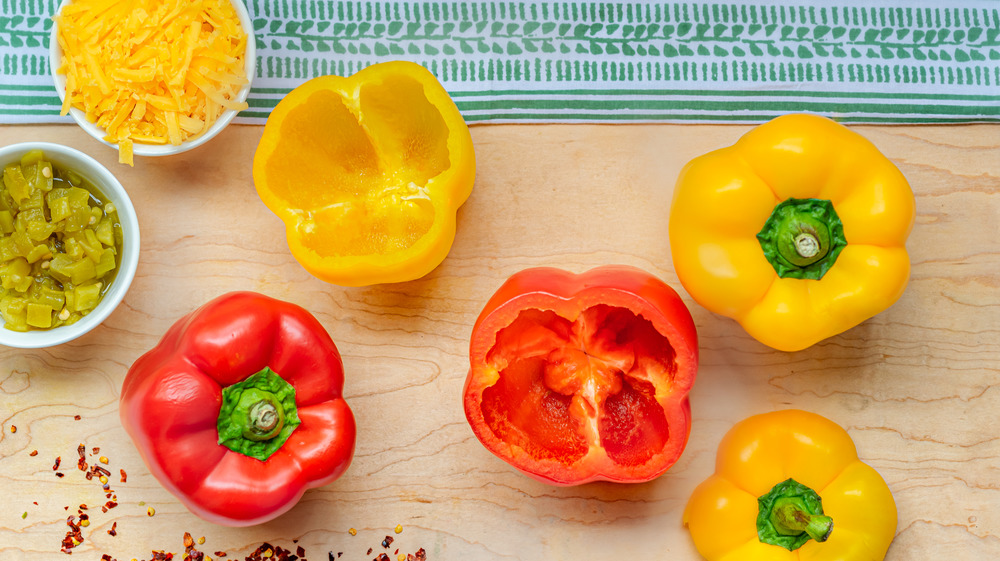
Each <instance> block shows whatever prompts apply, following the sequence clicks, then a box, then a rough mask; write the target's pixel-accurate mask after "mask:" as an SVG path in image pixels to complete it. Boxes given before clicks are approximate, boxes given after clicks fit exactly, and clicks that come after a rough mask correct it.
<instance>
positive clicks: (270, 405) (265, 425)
mask: <svg viewBox="0 0 1000 561" xmlns="http://www.w3.org/2000/svg"><path fill="white" fill-rule="evenodd" d="M259 393H261V394H269V392H259ZM284 424H285V414H284V412H283V411H282V410H281V409H279V408H278V406H277V405H276V404H275V403H274V395H273V394H269V395H266V397H264V398H263V399H261V400H260V401H257V402H256V403H254V404H253V405H251V406H250V407H249V409H248V410H247V423H246V428H245V429H244V430H243V436H244V438H248V439H250V440H253V441H257V442H259V441H263V440H268V439H271V438H274V436H275V435H276V434H278V433H279V432H281V427H282V426H283V425H284Z"/></svg>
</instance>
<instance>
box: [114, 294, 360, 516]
mask: <svg viewBox="0 0 1000 561" xmlns="http://www.w3.org/2000/svg"><path fill="white" fill-rule="evenodd" d="M343 385H344V371H343V364H342V361H341V358H340V353H339V352H338V351H337V347H336V345H334V343H333V340H331V339H330V336H329V334H327V332H326V331H325V330H324V329H323V326H322V325H321V324H320V323H319V321H317V320H316V318H314V317H313V316H312V315H311V314H309V312H307V311H306V310H304V309H302V308H300V307H299V306H296V305H294V304H290V303H288V302H282V301H280V300H275V299H273V298H269V297H267V296H263V295H261V294H256V293H253V292H233V293H229V294H225V295H223V296H220V297H219V298H216V299H215V300H212V301H211V302H209V303H207V304H205V305H204V306H202V307H201V308H199V309H197V310H195V311H194V312H192V313H191V314H189V315H187V316H186V317H184V318H182V319H181V320H180V321H178V322H177V323H176V324H174V325H173V327H171V328H170V330H169V331H167V333H166V335H164V337H163V339H162V340H161V341H160V342H159V344H158V345H157V346H156V347H154V348H153V349H152V350H150V351H149V352H148V353H146V354H144V355H143V356H142V357H140V358H139V360H137V361H136V362H135V364H133V365H132V367H131V368H130V369H129V371H128V374H127V375H126V376H125V382H124V385H123V387H122V394H121V403H120V415H121V421H122V424H123V425H124V427H125V430H126V431H127V432H128V433H129V435H130V436H131V437H132V439H133V441H134V442H135V444H136V446H137V448H138V449H139V452H140V454H141V455H142V458H143V460H144V461H145V462H146V465H147V466H148V467H149V470H150V471H151V472H152V474H153V475H154V476H155V477H156V479H157V480H159V481H160V483H161V484H162V485H163V486H164V487H166V488H167V490H169V491H170V492H171V493H173V494H174V495H176V496H177V497H178V498H179V499H180V500H181V502H183V503H184V505H185V506H186V507H187V508H188V509H190V510H191V511H192V512H194V513H195V514H197V515H198V516H201V517H202V518H204V519H206V520H208V521H211V522H215V523H218V524H223V525H227V526H249V525H252V524H258V523H261V522H265V521H267V520H270V519H272V518H275V517H277V516H278V515H280V514H282V513H283V512H285V511H287V510H288V509H290V508H291V507H292V506H294V505H295V503H296V502H298V500H299V498H301V496H302V494H303V493H304V492H305V490H306V489H308V488H312V487H318V486H321V485H326V484H327V483H330V482H331V481H333V480H334V479H336V478H338V477H339V476H340V475H341V474H342V473H343V472H344V470H346V469H347V467H348V465H349V464H350V462H351V458H352V456H353V454H354V440H355V424H354V416H353V415H352V413H351V410H350V408H349V407H348V406H347V402H346V401H344V398H343V396H342V390H343Z"/></svg>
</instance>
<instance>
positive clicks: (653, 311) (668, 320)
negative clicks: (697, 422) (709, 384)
mask: <svg viewBox="0 0 1000 561" xmlns="http://www.w3.org/2000/svg"><path fill="white" fill-rule="evenodd" d="M469 356H470V361H471V368H470V370H469V375H468V378H467V379H466V383H465V391H464V405H465V415H466V418H467V419H468V421H469V425H470V426H471V427H472V430H473V432H474V433H475V434H476V436H477V437H478V438H479V440H480V441H481V442H482V443H483V445H485V446H486V448H487V449H489V450H490V451H491V452H493V453H494V454H495V455H497V456H498V457H500V458H501V459H503V460H505V461H506V462H508V463H509V464H511V465H513V466H514V467H515V468H517V469H519V470H521V471H522V472H524V473H526V474H527V475H529V476H531V477H534V478H535V479H538V480H540V481H543V482H546V483H551V484H555V485H576V484H580V483H586V482H589V481H594V480H606V481H615V482H623V483H637V482H644V481H649V480H651V479H653V478H656V477H658V476H659V475H661V474H663V473H664V472H665V471H666V470H667V469H668V468H670V466H672V465H673V464H674V462H676V461H677V459H678V458H679V457H680V455H681V452H682V451H683V450H684V446H685V445H686V443H687V439H688V434H689V432H690V423H691V408H690V405H689V403H688V392H689V391H690V389H691V385H692V383H693V382H694V380H695V374H696V372H697V368H698V341H697V334H696V331H695V326H694V322H693V321H692V319H691V314H690V313H689V312H688V309H687V307H686V306H685V305H684V302H683V301H682V300H681V298H680V297H679V296H678V295H677V293H676V292H675V291H674V290H673V289H672V288H670V286H668V285H667V284H665V283H664V282H663V281H661V280H659V279H658V278H656V277H654V276H653V275H650V274H649V273H647V272H645V271H642V270H640V269H636V268H632V267H623V266H605V267H598V268H596V269H592V270H590V271H588V272H586V273H583V274H580V275H575V274H572V273H569V272H566V271H562V270H559V269H552V268H536V269H527V270H524V271H521V272H519V273H516V274H515V275H513V276H512V277H510V279H508V280H507V282H506V283H504V284H503V286H501V287H500V289H499V290H498V291H497V292H496V294H494V295H493V297H492V298H491V299H490V300H489V302H488V303H487V304H486V306H485V308H484V309H483V311H482V313H481V314H480V315H479V318H478V319H477V320H476V324H475V326H474V327H473V330H472V338H471V345H470V351H469Z"/></svg>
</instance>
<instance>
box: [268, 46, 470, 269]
mask: <svg viewBox="0 0 1000 561" xmlns="http://www.w3.org/2000/svg"><path fill="white" fill-rule="evenodd" d="M475 175H476V156H475V151H474V147H473V144H472V135H471V134H470V133H469V127H468V126H467V125H466V123H465V119H464V118H463V117H462V115H461V113H459V111H458V108H457V107H456V106H455V103H454V102H453V101H452V99H451V97H450V96H449V95H448V92H447V91H446V90H445V89H444V87H443V86H442V85H441V84H440V83H439V82H438V81H437V78H435V77H434V75H433V74H431V73H430V72H429V71H428V70H426V69H425V68H424V67H422V66H420V65H419V64H416V63H413V62H405V61H391V62H383V63H379V64H374V65H372V66H369V67H367V68H365V69H363V70H361V71H360V72H358V73H356V74H354V75H353V76H348V77H341V76H321V77H318V78H313V79H312V80H309V81H308V82H305V83H304V84H302V85H300V86H298V87H297V88H295V89H294V90H292V91H291V92H290V93H289V94H288V95H287V96H285V97H284V99H282V100H281V102H280V103H278V105H277V106H276V107H275V108H274V111H272V112H271V115H270V117H268V119H267V124H266V125H265V126H264V133H263V135H262V136H261V139H260V143H259V144H258V146H257V151H256V152H255V154H254V159H253V179H254V185H255V186H256V188H257V193H258V194H259V195H260V198H261V200H262V201H263V202H264V204H266V205H267V207H268V208H270V209H271V211H273V212H274V213H275V214H276V215H278V217H280V218H281V220H282V221H284V223H285V233H286V236H287V238H288V246H289V248H290V249H291V252H292V255H293V256H294V257H295V259H296V260H297V261H298V262H299V263H300V264H301V265H302V266H303V267H304V268H305V269H306V270H307V271H309V272H310V273H312V274H313V275H314V276H316V277H318V278H320V279H323V280H325V281H327V282H331V283H335V284H339V285H345V286H362V285H371V284H378V283H390V282H403V281H409V280H413V279H417V278H420V277H422V276H424V275H426V274H427V273H429V272H430V271H431V270H433V269H434V268H435V267H437V266H438V265H439V264H440V263H441V262H442V261H443V260H444V258H445V256H447V254H448V251H449V250H450V249H451V245H452V242H453V241H454V239H455V230H456V213H457V211H458V208H459V207H460V206H461V205H462V203H464V202H465V201H466V199H468V197H469V195H470V194H471V193H472V187H473V183H474V181H475Z"/></svg>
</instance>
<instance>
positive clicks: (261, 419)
mask: <svg viewBox="0 0 1000 561" xmlns="http://www.w3.org/2000/svg"><path fill="white" fill-rule="evenodd" d="M300 423H301V420H300V419H299V416H298V410H297V407H296V404H295V388H294V387H293V386H292V385H291V384H289V383H288V382H286V381H285V380H283V379H282V378H281V376H279V375H278V374H277V373H276V372H274V371H273V370H271V369H270V368H264V369H263V370H261V371H260V372H257V373H256V374H253V375H251V376H249V377H248V378H246V379H244V380H243V381H240V382H237V383H235V384H233V385H231V386H227V387H225V388H223V389H222V405H221V407H220V408H219V418H218V422H217V429H218V431H219V444H221V445H223V446H225V447H227V448H229V449H230V450H232V451H234V452H239V453H240V454H244V455H246V456H250V457H251V458H256V459H258V460H260V461H266V460H267V459H268V458H269V457H270V456H271V454H273V453H274V452H276V451H277V450H278V449H279V448H281V446H282V445H283V444H284V443H285V441H286V440H288V436H289V435H291V433H292V431H294V430H295V428H296V427H297V426H298V425H299V424H300Z"/></svg>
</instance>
